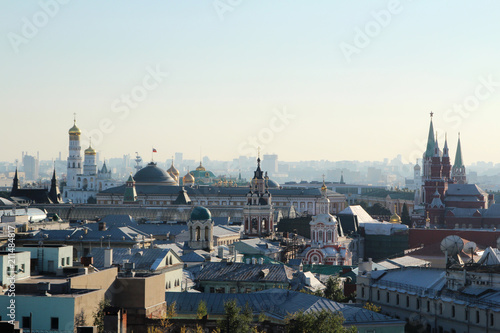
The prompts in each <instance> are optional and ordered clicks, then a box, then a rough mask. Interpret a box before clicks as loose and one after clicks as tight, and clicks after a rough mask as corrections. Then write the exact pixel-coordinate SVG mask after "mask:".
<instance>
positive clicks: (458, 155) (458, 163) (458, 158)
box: [453, 132, 464, 167]
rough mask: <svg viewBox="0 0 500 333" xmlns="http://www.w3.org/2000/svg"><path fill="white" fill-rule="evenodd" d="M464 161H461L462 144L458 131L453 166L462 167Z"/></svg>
mask: <svg viewBox="0 0 500 333" xmlns="http://www.w3.org/2000/svg"><path fill="white" fill-rule="evenodd" d="M463 165H464V162H463V161H462V145H461V144H460V132H458V143H457V153H456V154H455V163H453V167H463Z"/></svg>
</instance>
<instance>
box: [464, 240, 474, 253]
mask: <svg viewBox="0 0 500 333" xmlns="http://www.w3.org/2000/svg"><path fill="white" fill-rule="evenodd" d="M476 249H477V245H476V243H474V242H468V243H467V244H465V245H464V249H463V252H464V253H466V254H472V253H474V252H476Z"/></svg>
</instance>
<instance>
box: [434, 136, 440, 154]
mask: <svg viewBox="0 0 500 333" xmlns="http://www.w3.org/2000/svg"><path fill="white" fill-rule="evenodd" d="M435 138H436V139H435V141H434V155H433V156H437V157H439V143H438V140H437V132H436V137H435Z"/></svg>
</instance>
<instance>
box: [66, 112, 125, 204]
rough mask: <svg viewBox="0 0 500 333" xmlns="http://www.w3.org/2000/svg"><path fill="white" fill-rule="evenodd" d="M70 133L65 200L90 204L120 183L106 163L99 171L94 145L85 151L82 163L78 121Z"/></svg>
mask: <svg viewBox="0 0 500 333" xmlns="http://www.w3.org/2000/svg"><path fill="white" fill-rule="evenodd" d="M68 133H69V155H68V167H67V178H66V186H65V187H64V191H63V200H64V201H65V202H73V203H88V202H89V200H92V199H94V200H96V197H97V193H98V192H99V191H103V190H105V189H108V188H111V187H115V186H117V185H118V181H116V180H114V179H113V178H112V177H111V170H108V168H107V166H106V162H104V165H103V167H102V169H101V170H98V169H97V160H96V154H97V152H96V150H95V149H94V148H92V143H91V144H90V145H89V147H88V148H87V149H85V152H84V156H85V157H84V160H83V163H82V156H81V145H80V136H81V134H82V132H81V131H80V129H79V128H78V127H77V126H76V120H75V121H74V124H73V127H71V128H70V130H69V132H68Z"/></svg>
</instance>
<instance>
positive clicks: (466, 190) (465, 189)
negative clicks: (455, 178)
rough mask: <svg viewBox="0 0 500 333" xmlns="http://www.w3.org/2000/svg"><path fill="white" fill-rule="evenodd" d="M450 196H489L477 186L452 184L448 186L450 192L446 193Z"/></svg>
mask: <svg viewBox="0 0 500 333" xmlns="http://www.w3.org/2000/svg"><path fill="white" fill-rule="evenodd" d="M448 195H472V196H476V195H485V196H488V194H487V193H486V192H485V191H483V190H482V189H481V188H480V187H479V186H477V185H476V184H450V185H449V186H448V190H447V191H446V196H448Z"/></svg>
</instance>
